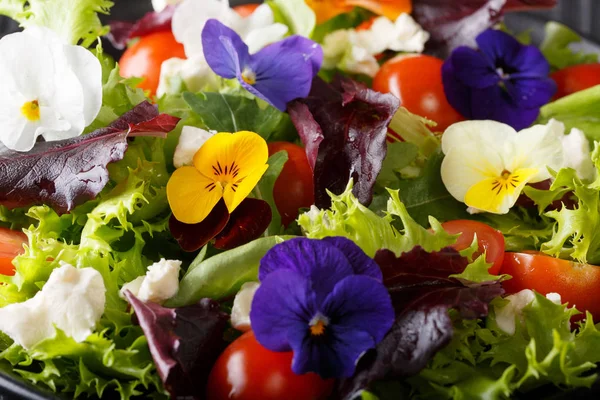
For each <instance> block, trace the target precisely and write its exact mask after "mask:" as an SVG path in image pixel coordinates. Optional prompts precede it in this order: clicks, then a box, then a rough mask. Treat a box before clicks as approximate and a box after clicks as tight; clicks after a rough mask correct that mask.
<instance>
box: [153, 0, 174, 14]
mask: <svg viewBox="0 0 600 400" xmlns="http://www.w3.org/2000/svg"><path fill="white" fill-rule="evenodd" d="M178 3H181V0H152V8H154V11H156V12H161V11H162V10H164V9H165V8H166V7H167V6H168V5H171V4H178Z"/></svg>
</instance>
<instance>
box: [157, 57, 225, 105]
mask: <svg viewBox="0 0 600 400" xmlns="http://www.w3.org/2000/svg"><path fill="white" fill-rule="evenodd" d="M218 88H219V81H218V77H217V75H216V74H215V73H214V72H213V71H212V69H210V67H209V66H208V64H207V62H206V60H205V59H204V57H192V58H188V59H185V60H184V59H181V58H176V57H174V58H169V59H168V60H165V61H163V63H162V64H161V67H160V78H159V81H158V88H157V89H156V95H157V96H158V97H161V96H163V95H164V94H176V93H181V92H182V91H184V90H188V91H191V92H201V91H206V90H208V91H212V90H217V89H218Z"/></svg>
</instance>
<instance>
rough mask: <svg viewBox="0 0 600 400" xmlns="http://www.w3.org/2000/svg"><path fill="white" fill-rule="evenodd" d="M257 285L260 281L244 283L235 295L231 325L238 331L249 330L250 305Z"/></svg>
mask: <svg viewBox="0 0 600 400" xmlns="http://www.w3.org/2000/svg"><path fill="white" fill-rule="evenodd" d="M259 286H260V283H258V282H247V283H244V284H243V285H242V288H241V289H240V291H239V292H238V293H237V294H236V295H235V299H234V300H233V307H232V309H231V326H233V327H234V328H235V329H237V330H238V331H242V332H246V331H249V330H250V307H251V306H252V300H253V299H254V294H255V293H256V291H257V290H258V288H259Z"/></svg>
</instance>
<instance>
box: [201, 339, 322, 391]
mask: <svg viewBox="0 0 600 400" xmlns="http://www.w3.org/2000/svg"><path fill="white" fill-rule="evenodd" d="M292 357H293V353H292V352H284V353H276V352H273V351H271V350H267V349H266V348H264V347H263V346H261V344H260V343H258V341H257V340H256V338H255V337H254V333H253V332H252V331H250V332H246V333H245V334H243V335H242V336H240V337H239V338H238V339H237V340H235V341H234V342H233V343H231V344H230V345H229V347H227V348H226V349H225V351H224V352H223V354H221V356H220V357H219V359H218V360H217V362H216V363H215V365H214V367H213V369H212V371H211V373H210V376H209V378H208V386H207V389H206V398H207V400H226V399H235V400H276V399H286V400H320V399H323V400H324V399H327V397H328V396H329V394H330V393H331V391H332V389H333V384H334V380H333V379H330V380H323V379H321V378H320V377H319V376H318V375H317V374H314V373H308V374H305V375H296V374H294V373H293V372H292V368H291V365H292Z"/></svg>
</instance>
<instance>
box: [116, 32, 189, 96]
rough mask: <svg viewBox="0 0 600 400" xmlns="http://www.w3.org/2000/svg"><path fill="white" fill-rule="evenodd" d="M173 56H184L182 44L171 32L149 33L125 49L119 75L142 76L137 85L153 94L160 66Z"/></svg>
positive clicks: (156, 85)
mask: <svg viewBox="0 0 600 400" xmlns="http://www.w3.org/2000/svg"><path fill="white" fill-rule="evenodd" d="M173 57H178V58H185V51H184V50H183V45H182V44H181V43H179V42H177V41H176V40H175V36H173V33H171V32H170V31H164V32H155V33H151V34H149V35H146V36H144V37H142V38H140V39H139V40H138V41H137V42H136V43H134V44H133V45H132V46H131V47H129V48H128V49H127V50H125V53H123V56H122V57H121V60H120V61H119V67H120V68H121V76H123V77H125V78H129V77H140V78H144V80H143V81H142V82H141V83H140V84H139V87H140V88H142V89H144V90H149V91H150V92H151V94H155V93H156V89H157V88H158V82H159V80H160V67H161V65H162V63H163V61H165V60H168V59H169V58H173Z"/></svg>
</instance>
